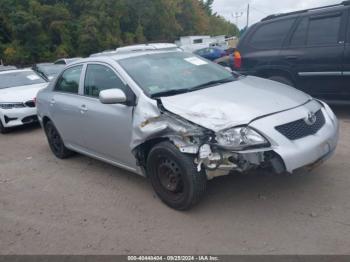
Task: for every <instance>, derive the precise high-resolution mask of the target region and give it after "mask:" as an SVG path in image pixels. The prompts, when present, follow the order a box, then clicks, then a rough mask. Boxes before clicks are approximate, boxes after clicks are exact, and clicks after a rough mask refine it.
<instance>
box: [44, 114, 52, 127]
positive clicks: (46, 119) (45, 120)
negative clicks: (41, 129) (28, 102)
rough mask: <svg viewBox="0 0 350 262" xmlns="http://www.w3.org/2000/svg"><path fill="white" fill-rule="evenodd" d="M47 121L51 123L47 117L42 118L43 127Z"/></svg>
mask: <svg viewBox="0 0 350 262" xmlns="http://www.w3.org/2000/svg"><path fill="white" fill-rule="evenodd" d="M49 121H51V119H50V118H48V117H47V116H44V117H43V126H45V125H46V123H47V122H49Z"/></svg>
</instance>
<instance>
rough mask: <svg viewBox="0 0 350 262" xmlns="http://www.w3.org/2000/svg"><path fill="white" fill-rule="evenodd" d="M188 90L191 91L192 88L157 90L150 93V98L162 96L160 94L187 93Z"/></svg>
mask: <svg viewBox="0 0 350 262" xmlns="http://www.w3.org/2000/svg"><path fill="white" fill-rule="evenodd" d="M189 91H192V89H187V88H183V89H172V90H167V91H162V92H158V93H155V94H152V95H151V98H158V97H162V96H173V95H179V94H184V93H187V92H189Z"/></svg>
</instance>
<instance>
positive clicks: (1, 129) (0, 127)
mask: <svg viewBox="0 0 350 262" xmlns="http://www.w3.org/2000/svg"><path fill="white" fill-rule="evenodd" d="M8 132H9V129H8V128H6V127H4V126H3V125H2V122H1V120H0V134H6V133H8Z"/></svg>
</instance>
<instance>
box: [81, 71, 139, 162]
mask: <svg viewBox="0 0 350 262" xmlns="http://www.w3.org/2000/svg"><path fill="white" fill-rule="evenodd" d="M112 88H118V89H121V90H123V91H124V92H125V93H126V94H128V93H129V92H128V90H126V89H128V88H129V87H127V86H126V85H125V84H124V83H123V82H122V80H121V79H120V78H119V77H118V75H117V74H116V72H115V71H114V70H113V69H112V68H111V67H109V66H108V65H104V64H88V65H87V68H86V74H85V80H84V91H83V92H84V94H83V96H82V97H81V104H80V107H81V114H82V126H81V130H82V135H83V136H84V141H85V147H86V149H87V150H88V152H89V153H92V154H94V155H95V156H97V157H102V158H104V159H107V160H111V161H114V162H117V163H118V164H122V165H126V166H128V167H136V160H135V157H134V156H133V155H132V153H131V150H130V142H131V135H132V114H133V107H131V106H127V105H124V104H114V105H106V104H102V103H101V102H100V101H99V99H98V98H99V93H100V91H102V90H105V89H112Z"/></svg>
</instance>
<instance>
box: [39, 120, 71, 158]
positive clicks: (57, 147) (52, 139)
mask: <svg viewBox="0 0 350 262" xmlns="http://www.w3.org/2000/svg"><path fill="white" fill-rule="evenodd" d="M44 129H45V134H46V137H47V141H48V142H49V146H50V149H51V151H52V153H53V154H54V155H55V156H56V157H57V158H60V159H65V158H68V157H70V156H72V155H73V154H74V152H73V151H71V150H69V149H68V148H66V147H65V145H64V143H63V141H62V138H61V136H60V134H59V133H58V131H57V129H56V127H55V125H54V124H53V123H52V122H51V121H48V122H47V123H46V124H45V126H44Z"/></svg>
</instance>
